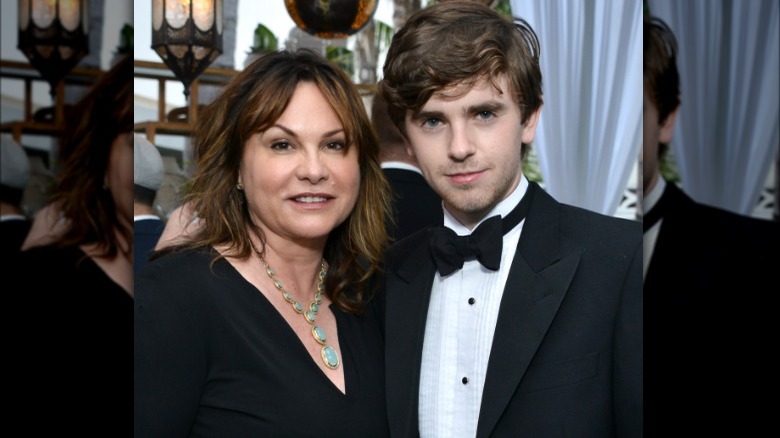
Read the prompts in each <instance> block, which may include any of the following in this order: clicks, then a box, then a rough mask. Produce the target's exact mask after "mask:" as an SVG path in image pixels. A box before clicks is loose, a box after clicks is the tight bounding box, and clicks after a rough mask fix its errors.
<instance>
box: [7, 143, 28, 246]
mask: <svg viewBox="0 0 780 438" xmlns="http://www.w3.org/2000/svg"><path fill="white" fill-rule="evenodd" d="M0 166H1V167H0V241H1V242H2V256H3V258H2V260H11V259H12V258H15V257H16V255H17V254H18V253H19V251H20V250H21V248H22V242H24V239H25V238H26V237H27V233H28V232H29V231H30V225H31V224H32V221H30V218H29V217H28V216H27V215H26V214H25V212H24V210H23V209H22V199H23V197H24V191H25V189H26V188H27V183H28V182H29V180H30V161H29V158H28V157H27V152H25V151H24V148H23V147H22V146H21V145H20V144H19V143H17V142H16V141H15V140H14V139H13V137H11V135H10V134H2V135H0Z"/></svg>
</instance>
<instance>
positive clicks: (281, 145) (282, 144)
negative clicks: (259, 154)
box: [271, 141, 292, 151]
mask: <svg viewBox="0 0 780 438" xmlns="http://www.w3.org/2000/svg"><path fill="white" fill-rule="evenodd" d="M291 147H292V146H291V145H290V143H288V142H286V141H276V142H273V143H271V149H274V150H279V151H285V150H287V149H290V148H291Z"/></svg>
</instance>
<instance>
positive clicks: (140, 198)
mask: <svg viewBox="0 0 780 438" xmlns="http://www.w3.org/2000/svg"><path fill="white" fill-rule="evenodd" d="M133 146H134V151H133V154H134V161H133V163H134V167H135V168H134V172H135V173H134V175H133V185H134V195H133V214H134V217H133V225H134V232H135V244H134V245H135V247H134V252H135V254H134V260H133V270H134V272H135V273H138V272H139V271H140V270H141V269H142V268H143V267H144V266H145V265H146V262H147V261H148V260H149V255H151V253H152V251H153V250H154V247H155V245H157V241H158V240H159V239H160V235H161V234H162V232H163V229H164V228H165V222H164V221H163V220H162V219H161V218H160V216H158V215H157V213H156V212H155V210H154V198H155V196H157V190H159V188H160V185H162V181H163V174H164V169H163V162H162V157H161V156H160V151H159V150H157V146H155V145H153V144H152V143H151V142H150V141H149V140H147V139H146V137H144V136H142V135H140V134H133Z"/></svg>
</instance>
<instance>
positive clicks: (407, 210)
mask: <svg viewBox="0 0 780 438" xmlns="http://www.w3.org/2000/svg"><path fill="white" fill-rule="evenodd" d="M371 123H372V124H373V125H374V129H375V130H376V132H377V135H378V136H379V146H380V148H381V149H380V151H379V159H380V160H381V162H382V169H383V170H384V172H385V176H386V177H387V179H388V180H389V181H390V186H391V187H392V189H393V210H394V213H395V223H394V224H390V226H389V227H388V230H389V232H390V236H391V237H393V238H395V240H400V239H402V238H404V237H406V236H407V235H409V234H411V233H412V232H414V231H417V230H419V229H421V228H423V227H425V226H426V225H430V224H432V223H435V222H437V221H440V220H441V217H442V207H441V198H440V197H439V195H437V194H436V192H434V191H433V189H432V188H431V186H429V185H428V183H427V182H426V181H425V178H424V177H423V175H422V171H421V170H420V166H419V165H418V163H417V159H416V158H415V157H414V155H412V153H411V152H410V151H409V150H408V145H407V144H406V143H405V142H404V138H403V136H401V133H400V132H398V128H396V127H395V125H393V122H392V120H390V117H389V116H388V114H387V103H386V102H385V100H384V98H382V96H381V95H379V94H376V95H375V96H374V100H373V101H372V102H371Z"/></svg>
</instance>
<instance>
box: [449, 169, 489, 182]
mask: <svg viewBox="0 0 780 438" xmlns="http://www.w3.org/2000/svg"><path fill="white" fill-rule="evenodd" d="M482 173H483V171H478V172H459V173H450V174H447V178H449V179H450V181H452V182H453V183H455V184H468V183H472V182H474V181H476V180H478V179H479V178H480V177H481V176H482Z"/></svg>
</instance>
